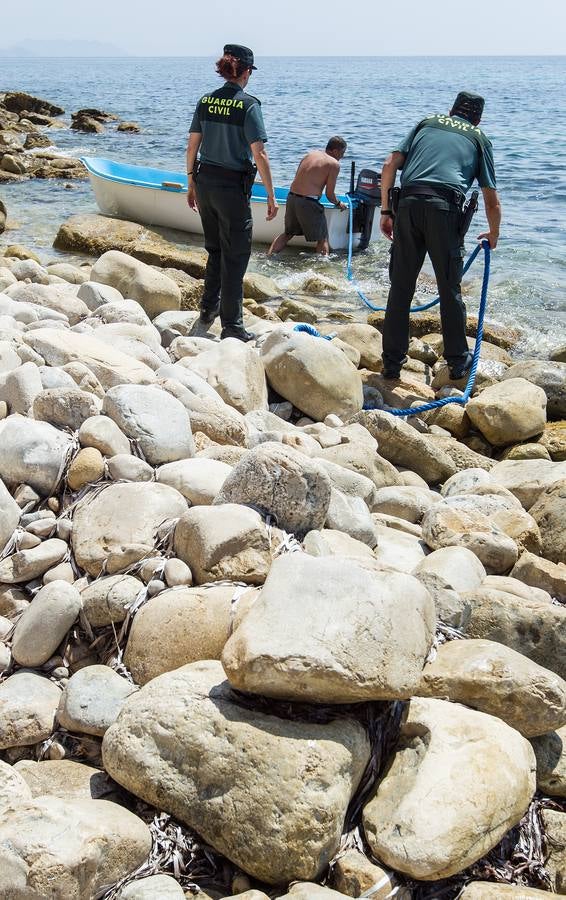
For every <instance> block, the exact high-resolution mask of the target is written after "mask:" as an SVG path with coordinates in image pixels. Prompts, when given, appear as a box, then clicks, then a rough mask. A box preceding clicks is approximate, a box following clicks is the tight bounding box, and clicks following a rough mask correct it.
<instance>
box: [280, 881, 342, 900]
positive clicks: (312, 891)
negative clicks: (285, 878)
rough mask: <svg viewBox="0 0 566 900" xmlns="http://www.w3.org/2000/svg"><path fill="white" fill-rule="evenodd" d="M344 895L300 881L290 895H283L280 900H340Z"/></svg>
mask: <svg viewBox="0 0 566 900" xmlns="http://www.w3.org/2000/svg"><path fill="white" fill-rule="evenodd" d="M343 896H344V894H342V893H339V892H338V891H333V890H332V888H327V887H323V885H321V884H313V883H312V882H311V881H308V882H306V881H298V882H296V884H294V885H293V886H292V887H291V888H290V889H289V893H288V894H283V895H282V896H281V898H280V900H325V898H326V900H340V898H341V897H343Z"/></svg>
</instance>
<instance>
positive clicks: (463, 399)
mask: <svg viewBox="0 0 566 900" xmlns="http://www.w3.org/2000/svg"><path fill="white" fill-rule="evenodd" d="M481 249H483V253H484V264H483V281H482V287H481V298H480V308H479V311H478V327H477V332H476V345H475V347H474V356H473V360H472V366H471V368H470V374H469V376H468V382H467V384H466V387H465V389H464V393H463V394H462V395H461V396H458V397H441V399H440V400H431V401H430V403H423V404H422V405H421V406H410V407H407V408H405V409H387V410H385V412H388V413H391V415H392V416H404V417H407V416H418V415H420V414H421V413H424V412H428V411H429V410H431V409H440V407H442V406H448V404H449V403H460V404H466V403H467V402H468V400H469V399H470V396H471V394H472V391H473V389H474V384H475V381H476V373H477V369H478V363H479V361H480V352H481V343H482V340H483V322H484V318H485V310H486V306H487V289H488V285H489V272H490V264H491V250H490V247H489V242H488V241H486V240H483V241H482V242H481V244H478V246H477V247H476V248H475V250H474V252H473V253H472V254H471V256H470V258H469V260H468V262H471V261H473V260H474V259H475V257H476V256H477V255H478V253H479V251H480V250H481ZM435 302H437V301H435ZM293 330H294V331H304V332H306V333H307V334H310V335H312V336H313V337H323V335H321V334H320V333H319V332H318V331H317V330H316V328H314V327H313V326H312V325H306V324H303V323H300V324H299V325H295V327H294V329H293ZM329 338H330V336H329V335H328V336H325V339H326V340H329ZM376 408H377V407H375V406H370V405H368V406H364V409H376Z"/></svg>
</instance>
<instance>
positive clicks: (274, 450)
mask: <svg viewBox="0 0 566 900" xmlns="http://www.w3.org/2000/svg"><path fill="white" fill-rule="evenodd" d="M330 493H331V485H330V478H329V477H328V475H327V474H326V472H325V471H324V470H323V469H322V468H321V467H320V466H319V465H318V464H317V463H316V461H313V460H310V459H308V458H307V457H305V456H304V455H303V454H302V453H298V452H297V451H296V450H293V449H291V448H290V447H284V446H282V445H280V444H276V443H273V442H268V443H265V444H261V445H260V446H259V447H256V448H255V449H254V450H250V452H249V453H247V454H246V455H245V456H244V457H243V459H242V460H241V461H240V462H239V463H237V464H236V465H235V466H234V468H233V469H232V471H231V473H230V474H229V475H228V477H227V478H226V480H225V481H224V484H223V486H222V489H221V490H220V493H219V494H218V496H217V497H216V500H215V501H214V502H215V503H216V504H222V503H242V504H250V505H252V504H253V505H254V506H257V507H259V508H260V509H261V510H263V511H264V512H265V513H268V514H269V515H270V516H272V517H273V518H274V520H275V522H276V524H277V525H278V526H279V527H280V528H283V529H284V530H285V531H289V532H293V533H297V534H300V535H303V534H306V532H307V531H311V530H312V529H318V528H322V526H323V525H324V522H325V520H326V517H327V514H328V509H329V504H330Z"/></svg>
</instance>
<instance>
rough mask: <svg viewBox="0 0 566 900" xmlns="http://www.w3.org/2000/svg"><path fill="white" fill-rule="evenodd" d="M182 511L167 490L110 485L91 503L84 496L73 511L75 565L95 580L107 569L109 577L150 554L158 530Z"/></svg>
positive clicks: (181, 502)
mask: <svg viewBox="0 0 566 900" xmlns="http://www.w3.org/2000/svg"><path fill="white" fill-rule="evenodd" d="M186 509H187V501H186V500H185V499H184V497H182V496H181V495H180V494H179V492H178V491H176V490H175V489H174V488H171V487H169V486H168V485H165V484H153V483H149V482H134V483H131V484H111V485H110V486H109V487H107V488H105V489H104V490H102V491H100V493H99V494H97V495H96V497H94V499H89V498H88V496H87V497H86V498H85V499H84V500H82V501H81V502H80V504H79V505H78V506H77V508H76V510H75V514H74V518H73V536H72V544H73V551H74V554H75V558H76V561H77V563H78V565H79V566H80V567H81V568H83V569H86V571H87V572H88V574H89V575H94V576H96V575H99V574H100V573H101V570H102V567H103V566H104V565H105V564H106V572H107V573H108V574H110V575H113V574H115V573H116V572H119V571H120V570H121V569H124V568H126V567H127V566H129V565H131V563H133V562H137V561H138V560H140V559H142V558H143V557H144V556H147V554H148V553H151V552H152V551H153V549H154V546H155V541H156V536H157V532H158V530H159V528H160V527H161V526H162V525H163V523H164V522H165V521H167V520H169V519H171V520H173V519H177V518H178V517H179V516H182V515H183V513H184V512H185V511H186ZM29 552H30V553H31V552H33V551H29Z"/></svg>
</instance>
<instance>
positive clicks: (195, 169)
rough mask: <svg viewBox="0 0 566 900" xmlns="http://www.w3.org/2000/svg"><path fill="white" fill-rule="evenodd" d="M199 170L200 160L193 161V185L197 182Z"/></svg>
mask: <svg viewBox="0 0 566 900" xmlns="http://www.w3.org/2000/svg"><path fill="white" fill-rule="evenodd" d="M199 169H200V160H199V159H195V162H194V165H193V182H194V183H195V184H196V182H197V178H198V173H199Z"/></svg>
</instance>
